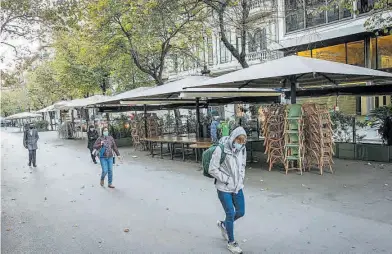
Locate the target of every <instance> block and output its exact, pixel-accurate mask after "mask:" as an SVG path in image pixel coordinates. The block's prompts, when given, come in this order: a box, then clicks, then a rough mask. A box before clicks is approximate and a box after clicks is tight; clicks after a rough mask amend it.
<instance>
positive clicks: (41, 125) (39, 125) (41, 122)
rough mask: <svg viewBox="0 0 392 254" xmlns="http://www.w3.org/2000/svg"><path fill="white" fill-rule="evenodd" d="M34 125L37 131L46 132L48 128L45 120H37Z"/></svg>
mask: <svg viewBox="0 0 392 254" xmlns="http://www.w3.org/2000/svg"><path fill="white" fill-rule="evenodd" d="M34 125H35V128H36V129H37V130H38V131H47V130H48V126H49V122H48V121H46V120H39V121H36V122H35V123H34Z"/></svg>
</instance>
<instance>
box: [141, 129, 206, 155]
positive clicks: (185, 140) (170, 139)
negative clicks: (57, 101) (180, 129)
mask: <svg viewBox="0 0 392 254" xmlns="http://www.w3.org/2000/svg"><path fill="white" fill-rule="evenodd" d="M140 140H142V141H145V142H148V143H149V147H150V151H151V156H154V149H153V147H154V146H153V144H154V143H160V145H161V147H160V156H161V158H162V157H163V151H162V145H163V144H169V145H170V147H171V149H170V154H171V159H172V160H173V159H174V145H175V144H181V146H182V159H183V160H184V161H185V145H192V144H198V143H211V139H210V138H196V137H193V136H174V135H165V136H158V137H149V138H141V139H140Z"/></svg>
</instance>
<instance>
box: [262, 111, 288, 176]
mask: <svg viewBox="0 0 392 254" xmlns="http://www.w3.org/2000/svg"><path fill="white" fill-rule="evenodd" d="M284 111H285V106H284V105H280V104H272V105H270V106H267V107H264V108H263V114H264V121H263V136H264V137H265V139H264V147H265V154H267V162H268V164H269V168H268V170H269V171H271V169H272V167H273V166H274V164H276V163H282V164H284V135H283V131H284Z"/></svg>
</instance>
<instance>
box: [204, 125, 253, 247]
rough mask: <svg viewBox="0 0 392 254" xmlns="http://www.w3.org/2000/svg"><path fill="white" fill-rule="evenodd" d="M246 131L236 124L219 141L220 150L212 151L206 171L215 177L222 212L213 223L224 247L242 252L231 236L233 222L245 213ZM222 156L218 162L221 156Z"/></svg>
mask: <svg viewBox="0 0 392 254" xmlns="http://www.w3.org/2000/svg"><path fill="white" fill-rule="evenodd" d="M246 138H247V137H246V132H245V130H244V128H242V127H238V128H236V129H235V130H233V132H232V133H231V135H230V136H227V137H222V138H221V140H220V141H219V142H220V144H222V145H223V147H224V151H222V149H221V147H220V146H217V147H216V149H215V151H214V153H213V154H212V157H211V161H210V165H209V168H208V172H209V174H210V175H211V176H213V177H214V178H215V187H216V189H217V192H218V198H219V200H220V202H221V204H222V207H223V210H224V211H225V213H226V218H225V220H223V221H221V220H219V221H218V222H217V226H218V228H219V229H220V230H221V233H222V236H223V237H224V239H225V240H227V241H228V243H227V248H228V249H229V250H230V251H231V252H232V253H236V254H239V253H242V250H241V248H240V246H239V244H238V243H237V242H236V241H235V239H234V221H236V220H238V219H239V218H241V217H243V216H244V215H245V198H244V193H243V190H242V189H243V188H244V177H245V166H246V147H245V144H246ZM222 153H224V155H225V157H224V160H223V163H221V158H222V157H221V156H222Z"/></svg>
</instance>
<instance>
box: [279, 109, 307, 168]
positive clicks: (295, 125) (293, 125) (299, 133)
mask: <svg viewBox="0 0 392 254" xmlns="http://www.w3.org/2000/svg"><path fill="white" fill-rule="evenodd" d="M304 153H305V149H304V119H303V110H302V106H301V105H299V104H292V105H287V106H286V110H285V119H284V165H285V170H286V174H287V173H288V171H290V170H298V171H299V172H300V173H301V175H302V171H303V170H302V168H303V161H304Z"/></svg>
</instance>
